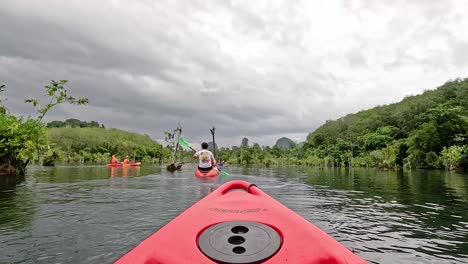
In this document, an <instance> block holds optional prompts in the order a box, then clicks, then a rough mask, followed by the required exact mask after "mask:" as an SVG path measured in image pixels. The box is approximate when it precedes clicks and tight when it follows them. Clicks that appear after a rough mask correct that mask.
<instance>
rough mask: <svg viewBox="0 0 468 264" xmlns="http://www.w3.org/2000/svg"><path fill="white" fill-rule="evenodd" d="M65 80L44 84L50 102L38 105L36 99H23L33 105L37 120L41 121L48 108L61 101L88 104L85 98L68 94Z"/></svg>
mask: <svg viewBox="0 0 468 264" xmlns="http://www.w3.org/2000/svg"><path fill="white" fill-rule="evenodd" d="M67 82H68V81H67V80H60V81H58V82H57V81H54V80H52V82H51V84H50V85H46V86H44V90H45V91H46V93H47V95H48V96H49V97H50V102H49V103H48V104H46V105H44V106H42V107H40V106H39V104H40V102H39V100H37V99H26V100H25V102H26V103H31V104H32V105H33V106H34V107H36V108H37V120H39V121H41V120H42V119H43V118H44V116H45V115H46V114H47V112H48V111H49V110H50V109H52V108H53V107H54V106H56V105H58V104H61V103H69V104H72V105H86V104H88V99H87V98H78V99H76V98H74V97H73V96H71V95H68V93H67V90H65V86H64V85H65V84H66V83H67Z"/></svg>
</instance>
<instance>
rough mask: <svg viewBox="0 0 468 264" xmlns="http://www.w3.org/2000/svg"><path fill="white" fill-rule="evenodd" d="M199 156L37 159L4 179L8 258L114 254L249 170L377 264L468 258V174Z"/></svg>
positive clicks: (77, 259)
mask: <svg viewBox="0 0 468 264" xmlns="http://www.w3.org/2000/svg"><path fill="white" fill-rule="evenodd" d="M193 169H194V166H193V165H185V166H184V168H183V170H182V171H181V172H177V173H174V174H170V173H168V172H166V171H165V170H164V169H163V168H162V167H161V166H156V165H154V166H142V167H141V168H129V169H128V170H123V169H122V168H113V169H112V168H107V167H105V166H59V167H55V168H41V167H30V168H29V171H28V175H27V176H26V179H25V180H24V181H22V182H21V183H18V184H12V183H11V182H10V183H9V184H7V185H6V184H5V183H3V185H2V186H0V263H112V262H113V261H115V260H116V259H117V258H118V257H119V256H121V255H122V254H124V253H125V252H127V251H128V250H130V249H131V248H132V247H134V246H135V245H137V244H138V243H139V242H140V241H141V240H143V239H144V238H146V237H147V236H149V235H150V234H152V233H153V232H155V231H156V230H158V229H159V228H160V227H161V226H163V225H164V224H166V223H167V222H169V221H170V220H171V219H172V218H174V217H175V216H177V215H178V214H179V213H181V212H182V211H183V210H184V209H186V208H187V207H189V206H190V205H192V204H193V203H195V202H197V201H198V200H200V199H201V198H203V197H204V196H205V195H207V194H208V193H210V192H211V191H212V190H213V189H215V188H216V187H218V186H219V185H220V184H222V183H224V182H226V181H229V180H233V179H242V180H247V181H249V182H252V183H255V184H257V185H258V186H259V187H260V188H261V189H262V190H264V191H265V192H267V193H268V194H270V195H271V196H273V197H274V198H276V199H277V200H279V201H280V202H282V203H283V204H285V205H286V206H288V207H289V208H291V209H292V210H294V211H296V212H297V213H299V214H300V215H302V216H303V217H304V218H306V219H307V220H309V221H310V222H313V223H314V224H315V225H317V226H318V227H320V228H321V229H323V230H324V231H326V232H327V233H329V234H330V235H332V236H333V237H334V238H335V239H337V240H338V241H340V242H341V243H343V244H344V245H345V246H346V247H348V248H351V249H354V250H355V252H356V253H357V254H358V255H360V256H361V257H363V258H364V259H366V260H368V261H369V262H371V263H468V175H466V174H465V175H463V174H459V173H453V172H452V173H449V172H444V171H415V170H413V171H404V172H395V171H379V170H373V169H353V170H346V169H328V170H319V169H317V168H302V167H288V168H260V167H252V168H240V167H228V168H226V171H228V172H229V173H230V174H231V176H229V177H225V178H218V179H217V180H216V181H214V182H203V181H200V180H197V179H196V178H195V177H194V176H193Z"/></svg>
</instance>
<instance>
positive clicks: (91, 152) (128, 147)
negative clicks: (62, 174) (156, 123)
mask: <svg viewBox="0 0 468 264" xmlns="http://www.w3.org/2000/svg"><path fill="white" fill-rule="evenodd" d="M48 135H49V138H50V141H51V143H52V144H53V146H54V147H55V148H56V149H57V150H58V151H57V152H58V153H60V155H59V160H62V161H65V162H92V163H93V162H109V161H110V157H111V156H112V155H116V156H117V157H120V158H123V157H125V156H127V155H128V156H129V157H130V158H131V159H132V160H134V161H147V162H151V161H162V160H164V159H167V158H168V157H169V153H170V150H168V149H165V148H163V147H162V146H161V145H160V144H159V143H157V142H156V141H154V140H153V139H151V138H150V137H149V136H148V135H141V134H137V133H132V132H128V131H123V130H119V129H104V128H97V127H95V128H79V127H75V128H72V127H62V128H50V129H48Z"/></svg>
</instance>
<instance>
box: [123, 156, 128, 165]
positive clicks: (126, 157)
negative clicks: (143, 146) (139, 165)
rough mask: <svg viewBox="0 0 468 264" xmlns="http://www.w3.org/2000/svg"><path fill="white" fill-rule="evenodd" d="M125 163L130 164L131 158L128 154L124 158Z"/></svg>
mask: <svg viewBox="0 0 468 264" xmlns="http://www.w3.org/2000/svg"><path fill="white" fill-rule="evenodd" d="M123 164H130V160H129V159H128V156H125V159H124V160H123Z"/></svg>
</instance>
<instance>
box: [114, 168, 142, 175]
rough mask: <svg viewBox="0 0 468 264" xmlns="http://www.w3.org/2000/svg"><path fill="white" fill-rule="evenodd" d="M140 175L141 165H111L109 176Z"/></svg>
mask: <svg viewBox="0 0 468 264" xmlns="http://www.w3.org/2000/svg"><path fill="white" fill-rule="evenodd" d="M127 176H140V167H132V166H121V167H109V177H127Z"/></svg>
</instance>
